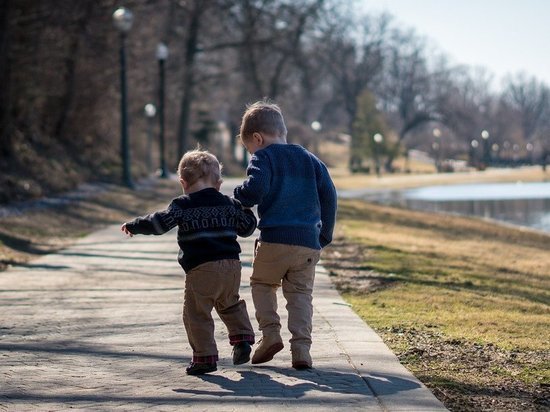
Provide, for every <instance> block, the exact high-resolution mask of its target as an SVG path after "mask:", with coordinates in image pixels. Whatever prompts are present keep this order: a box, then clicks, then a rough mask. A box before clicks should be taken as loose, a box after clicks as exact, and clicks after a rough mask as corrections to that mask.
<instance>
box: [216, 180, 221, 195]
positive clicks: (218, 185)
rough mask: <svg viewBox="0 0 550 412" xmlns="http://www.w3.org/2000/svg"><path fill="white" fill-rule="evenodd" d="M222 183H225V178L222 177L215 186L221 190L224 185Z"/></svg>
mask: <svg viewBox="0 0 550 412" xmlns="http://www.w3.org/2000/svg"><path fill="white" fill-rule="evenodd" d="M222 183H223V179H220V180H218V182H217V183H216V185H215V187H216V190H217V191H218V192H219V191H220V188H221V187H222Z"/></svg>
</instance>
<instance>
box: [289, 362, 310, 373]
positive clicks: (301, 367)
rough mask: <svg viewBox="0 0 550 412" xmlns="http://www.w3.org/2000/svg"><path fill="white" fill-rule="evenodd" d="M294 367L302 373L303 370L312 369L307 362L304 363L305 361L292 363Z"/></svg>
mask: <svg viewBox="0 0 550 412" xmlns="http://www.w3.org/2000/svg"><path fill="white" fill-rule="evenodd" d="M292 367H293V368H294V369H297V370H299V371H302V370H305V369H312V366H311V365H310V364H308V363H307V362H304V361H297V362H292Z"/></svg>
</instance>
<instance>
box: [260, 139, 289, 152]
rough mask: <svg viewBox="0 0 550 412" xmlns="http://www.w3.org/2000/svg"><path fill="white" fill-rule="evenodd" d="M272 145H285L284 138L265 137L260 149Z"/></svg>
mask: <svg viewBox="0 0 550 412" xmlns="http://www.w3.org/2000/svg"><path fill="white" fill-rule="evenodd" d="M272 144H286V137H283V136H266V137H264V144H263V145H262V149H264V148H266V147H267V146H270V145H272Z"/></svg>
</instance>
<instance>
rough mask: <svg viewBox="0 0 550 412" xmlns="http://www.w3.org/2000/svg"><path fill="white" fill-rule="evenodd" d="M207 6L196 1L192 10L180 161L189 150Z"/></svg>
mask: <svg viewBox="0 0 550 412" xmlns="http://www.w3.org/2000/svg"><path fill="white" fill-rule="evenodd" d="M206 7H207V6H204V5H201V4H200V0H199V1H197V2H196V3H195V6H194V8H193V10H192V11H191V16H190V22H189V31H188V33H187V42H186V46H185V47H186V48H185V63H184V70H185V72H184V75H183V96H182V99H181V107H180V118H179V130H178V161H179V159H181V157H182V156H183V154H184V153H185V151H186V150H187V138H188V135H189V118H190V116H191V105H192V103H193V87H194V80H195V72H194V70H195V57H196V54H197V45H198V36H199V30H200V20H201V16H202V13H203V12H204V10H205V8H206Z"/></svg>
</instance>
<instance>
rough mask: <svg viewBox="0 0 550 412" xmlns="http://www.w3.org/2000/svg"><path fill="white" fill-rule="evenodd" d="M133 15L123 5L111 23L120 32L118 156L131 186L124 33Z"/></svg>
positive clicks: (124, 179)
mask: <svg viewBox="0 0 550 412" xmlns="http://www.w3.org/2000/svg"><path fill="white" fill-rule="evenodd" d="M133 21H134V15H133V14H132V12H131V11H130V10H128V9H127V8H125V7H119V8H118V9H116V10H115V12H114V13H113V23H114V25H115V27H116V29H117V30H118V32H119V33H120V51H119V55H120V156H121V158H122V181H123V183H124V184H125V185H126V186H128V187H133V186H134V185H133V183H132V174H131V171H130V148H129V139H128V104H127V86H126V47H125V46H126V33H128V31H129V30H130V29H131V27H132V23H133Z"/></svg>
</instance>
